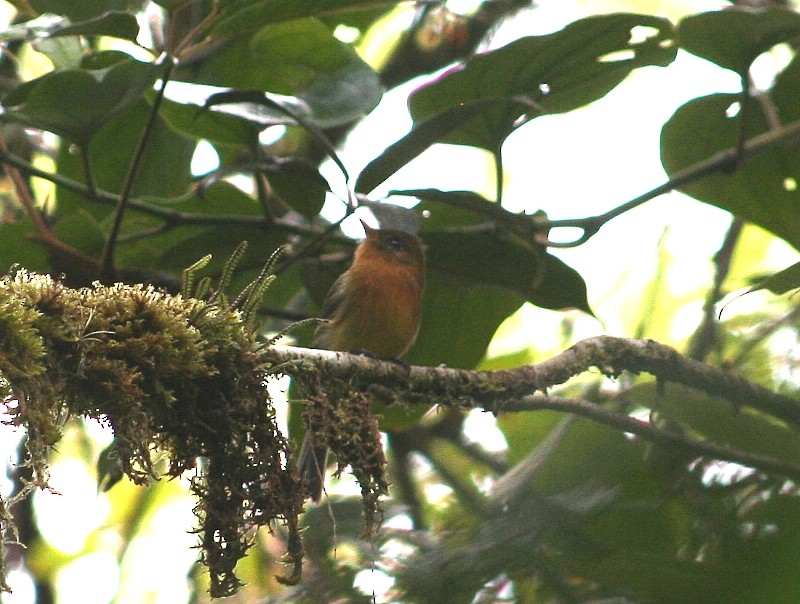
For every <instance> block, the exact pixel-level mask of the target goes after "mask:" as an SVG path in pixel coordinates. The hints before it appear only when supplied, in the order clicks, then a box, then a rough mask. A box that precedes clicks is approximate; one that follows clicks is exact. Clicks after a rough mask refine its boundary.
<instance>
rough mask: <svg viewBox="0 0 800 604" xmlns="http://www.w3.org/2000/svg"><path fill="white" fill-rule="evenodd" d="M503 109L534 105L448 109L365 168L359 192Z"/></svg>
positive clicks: (474, 104)
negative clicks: (478, 119)
mask: <svg viewBox="0 0 800 604" xmlns="http://www.w3.org/2000/svg"><path fill="white" fill-rule="evenodd" d="M504 105H507V106H508V107H509V109H512V108H515V109H524V108H531V103H530V102H529V101H527V100H526V99H524V98H492V97H490V98H481V99H477V100H474V101H470V102H468V103H462V104H458V105H455V106H453V107H447V108H445V109H443V110H442V111H440V112H439V113H436V114H435V115H432V116H431V117H429V118H427V119H424V120H423V121H421V122H420V123H418V124H414V127H413V128H412V129H411V132H409V133H408V134H407V135H406V136H404V137H403V138H401V139H400V140H398V141H397V142H395V143H393V144H392V145H390V146H389V147H387V148H386V150H384V152H383V153H381V154H380V155H379V156H378V157H376V158H375V159H373V160H372V161H371V162H370V163H369V164H368V165H367V166H366V167H365V168H364V170H363V171H362V172H361V174H360V175H359V177H358V180H357V181H356V187H355V188H356V191H358V192H360V193H365V194H366V193H369V192H370V191H372V190H373V189H375V188H376V187H377V186H378V185H380V184H381V183H382V182H383V181H384V180H386V179H387V178H389V177H390V176H391V175H392V174H394V173H395V172H397V171H398V170H399V169H400V168H402V167H403V166H405V165H406V164H407V163H408V162H410V161H411V160H413V159H414V158H415V157H417V156H418V155H419V154H420V153H422V152H423V151H425V150H426V149H428V148H429V147H430V146H431V145H433V144H434V143H438V142H440V141H442V140H443V139H444V138H445V137H446V136H447V135H448V134H450V133H451V132H453V131H454V130H455V129H456V128H459V127H461V126H465V125H466V124H468V123H469V122H470V121H471V120H472V119H474V118H475V117H477V116H479V115H481V114H483V113H485V112H486V110H487V109H489V108H490V107H493V108H497V107H498V106H504Z"/></svg>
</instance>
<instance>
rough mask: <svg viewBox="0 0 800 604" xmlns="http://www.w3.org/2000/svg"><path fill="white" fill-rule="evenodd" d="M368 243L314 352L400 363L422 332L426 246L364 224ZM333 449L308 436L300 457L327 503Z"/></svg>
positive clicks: (334, 292) (332, 295)
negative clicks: (327, 472) (368, 356)
mask: <svg viewBox="0 0 800 604" xmlns="http://www.w3.org/2000/svg"><path fill="white" fill-rule="evenodd" d="M361 224H362V226H363V227H364V231H365V233H366V238H365V239H364V240H363V241H362V242H361V243H360V244H359V245H358V247H357V248H356V251H355V254H354V256H353V263H352V264H351V266H350V268H348V269H347V270H346V271H345V272H344V273H342V274H341V275H340V276H339V278H338V279H336V281H335V282H334V283H333V285H332V286H331V289H330V291H329V292H328V294H327V296H326V298H325V301H324V302H323V305H322V318H323V319H325V321H324V322H322V323H321V324H320V325H319V327H318V328H317V331H316V333H315V335H314V340H313V343H312V346H313V347H314V348H321V349H326V350H336V351H342V352H358V353H367V354H371V355H374V356H376V357H378V358H381V359H387V360H399V359H400V357H402V356H403V355H404V354H405V353H406V352H407V351H408V349H409V348H411V345H412V344H413V343H414V341H415V340H416V338H417V333H418V332H419V325H420V317H421V312H422V295H423V291H424V289H425V245H424V244H423V243H422V241H421V240H420V238H419V237H417V236H416V235H415V234H413V233H409V232H406V231H403V230H399V229H390V228H384V229H379V228H372V227H370V226H369V225H367V224H366V223H365V222H364V221H363V220H362V221H361ZM327 454H328V451H327V447H325V446H322V445H319V444H316V443H315V442H314V435H313V433H312V432H311V431H310V430H309V431H307V432H306V435H305V438H304V440H303V444H302V446H301V448H300V454H299V456H298V467H299V470H300V475H301V477H302V479H303V480H304V484H305V489H306V492H307V494H308V496H309V497H311V499H312V500H313V501H315V502H318V501H319V500H320V498H321V497H322V490H323V481H324V476H325V468H326V460H327Z"/></svg>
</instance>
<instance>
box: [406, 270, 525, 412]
mask: <svg viewBox="0 0 800 604" xmlns="http://www.w3.org/2000/svg"><path fill="white" fill-rule="evenodd" d="M522 302H523V300H522V299H521V298H520V297H519V296H517V295H515V294H514V293H512V292H510V291H508V290H504V289H502V288H499V287H492V286H488V285H483V284H479V283H466V282H464V281H463V280H461V279H457V278H455V277H453V276H451V275H449V274H447V273H442V272H439V271H436V270H430V271H429V272H428V283H427V285H426V287H425V295H424V298H423V308H422V324H421V325H420V330H419V336H418V337H417V341H416V342H415V344H414V346H413V347H412V348H411V350H409V352H408V354H406V356H405V357H404V360H405V361H407V362H408V363H410V364H412V365H431V366H436V365H439V364H442V363H444V364H445V365H447V366H448V367H460V368H464V369H472V368H474V367H475V366H476V365H477V364H478V362H479V361H480V360H481V358H483V356H484V355H485V354H486V347H487V346H488V345H489V342H490V341H491V340H492V337H493V336H494V334H495V332H496V331H497V328H498V327H499V326H500V324H501V323H502V322H503V321H505V320H506V318H508V317H509V316H511V315H512V314H513V313H514V312H516V311H517V310H518V309H519V307H520V306H521V305H522ZM433 402H435V401H432V403H433Z"/></svg>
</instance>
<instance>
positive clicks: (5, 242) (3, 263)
mask: <svg viewBox="0 0 800 604" xmlns="http://www.w3.org/2000/svg"><path fill="white" fill-rule="evenodd" d="M0 233H2V235H3V236H2V237H0V271H3V272H4V273H5V272H6V271H8V270H9V269H10V268H11V267H12V265H14V264H18V265H19V266H21V267H23V268H26V269H28V270H33V271H41V272H47V271H48V270H49V268H50V264H49V263H48V257H47V249H46V248H45V247H44V246H43V245H41V244H39V243H37V242H36V235H35V232H34V230H33V226H32V225H31V224H30V222H29V221H27V220H26V221H24V222H19V223H3V224H2V225H0Z"/></svg>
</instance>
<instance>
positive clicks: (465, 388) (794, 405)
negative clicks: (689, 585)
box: [265, 336, 800, 480]
mask: <svg viewBox="0 0 800 604" xmlns="http://www.w3.org/2000/svg"><path fill="white" fill-rule="evenodd" d="M265 357H266V359H267V360H268V361H269V362H270V363H274V364H279V363H287V364H289V365H290V366H291V365H296V364H297V363H298V362H299V361H304V360H312V359H313V361H314V367H315V368H316V369H317V370H319V371H320V372H321V373H322V374H323V375H325V376H328V377H329V378H334V379H341V380H344V381H347V382H348V383H349V384H350V387H352V388H362V389H365V390H367V391H369V390H372V391H373V392H375V393H376V394H379V395H380V396H381V397H383V398H385V395H386V391H389V392H391V393H392V394H393V395H394V396H395V397H396V399H397V400H398V401H401V402H403V403H406V404H431V401H435V403H436V404H438V405H442V406H460V407H474V408H484V409H486V410H490V411H497V410H503V411H522V410H536V409H552V410H557V411H563V412H566V413H574V414H576V415H581V416H583V417H586V418H588V419H592V420H594V421H598V422H601V423H604V424H606V425H610V426H613V427H616V428H619V429H621V430H624V431H625V432H630V433H632V434H637V435H639V436H641V437H642V438H645V439H647V440H649V441H652V442H661V443H664V442H666V443H669V444H671V445H677V446H680V447H682V448H683V449H685V450H687V451H689V452H691V453H693V454H697V455H703V456H708V457H712V458H716V459H723V460H727V461H732V462H735V463H741V464H744V465H747V466H750V467H755V468H758V469H760V470H763V471H765V472H774V473H778V474H780V475H782V476H786V477H789V478H792V479H795V480H797V479H800V465H795V464H790V463H787V462H785V461H783V460H780V459H777V458H773V457H769V456H766V455H760V454H757V453H750V452H747V451H742V450H739V449H735V448H733V447H728V446H723V445H718V444H715V443H711V442H704V441H700V440H696V439H692V438H689V437H686V436H684V435H681V434H677V433H674V432H672V431H668V430H663V429H660V428H658V427H656V426H653V425H652V424H649V423H647V422H643V421H640V420H637V419H635V418H632V417H630V416H628V415H627V414H624V413H617V412H614V411H610V410H608V409H604V408H603V407H601V406H599V405H597V404H594V403H592V402H589V401H586V400H580V399H568V398H564V397H558V396H552V397H551V396H546V395H542V394H535V393H536V392H537V391H539V392H545V391H546V390H547V389H548V388H551V387H553V386H557V385H559V384H563V383H565V382H566V381H567V380H569V379H570V378H571V377H573V376H576V375H578V374H580V373H584V372H586V371H587V370H590V369H592V368H597V369H599V370H600V371H601V372H602V373H603V374H605V375H607V376H611V377H616V376H618V375H620V374H621V373H622V372H623V371H631V372H634V373H641V372H646V373H650V374H652V375H654V376H655V377H656V378H657V379H658V380H659V381H662V382H674V383H678V384H683V385H685V386H690V387H692V388H695V389H697V390H700V391H702V392H705V393H706V394H709V395H711V396H714V397H721V398H724V399H726V400H728V401H730V402H731V405H732V408H733V409H734V410H735V409H738V408H739V407H743V406H747V407H750V408H753V409H756V410H758V411H761V412H762V413H766V414H769V415H771V416H773V417H775V418H778V419H780V420H782V421H783V422H786V423H787V424H789V425H790V426H792V427H795V428H796V427H798V426H800V404H798V401H796V400H795V399H793V398H791V397H788V396H784V395H781V394H778V393H776V392H773V391H771V390H769V389H767V388H764V387H763V386H759V385H758V384H755V383H753V382H750V381H748V380H746V379H744V378H742V377H740V376H737V375H733V374H731V373H728V372H726V371H723V370H721V369H718V368H716V367H712V366H710V365H706V364H704V363H700V362H698V361H695V360H693V359H690V358H687V357H685V356H682V355H681V354H679V353H678V352H677V351H676V350H674V349H673V348H670V347H669V346H665V345H663V344H659V343H657V342H654V341H652V340H631V339H627V338H615V337H611V336H600V337H596V338H590V339H587V340H583V341H581V342H578V343H577V344H575V345H574V346H572V347H571V348H569V349H568V350H566V351H564V352H563V353H561V354H559V355H557V356H555V357H553V358H551V359H548V360H546V361H544V362H542V363H538V364H536V365H531V366H525V367H519V368H515V369H509V370H502V371H466V370H461V369H450V368H448V367H418V366H413V367H408V366H406V365H403V364H401V363H397V362H391V361H379V360H376V359H372V358H369V357H366V356H359V355H352V354H347V353H343V352H331V351H327V350H313V349H304V348H293V347H272V348H269V349H268V350H266V351H265ZM288 373H291V374H295V375H296V374H297V373H298V372H295V371H293V370H289V371H288ZM299 373H302V369H301V370H300V371H299ZM301 379H302V378H301Z"/></svg>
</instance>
